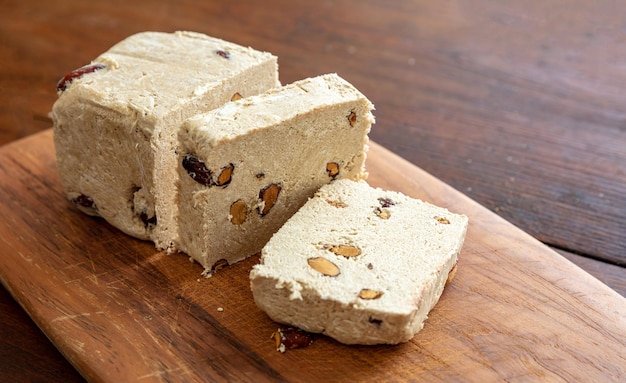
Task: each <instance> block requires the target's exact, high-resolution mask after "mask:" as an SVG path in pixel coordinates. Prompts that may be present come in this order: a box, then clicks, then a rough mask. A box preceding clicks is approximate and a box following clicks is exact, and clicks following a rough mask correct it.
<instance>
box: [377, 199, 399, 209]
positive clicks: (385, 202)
mask: <svg viewBox="0 0 626 383" xmlns="http://www.w3.org/2000/svg"><path fill="white" fill-rule="evenodd" d="M378 202H379V203H380V206H382V207H389V206H393V205H395V204H396V203H395V202H393V201H392V200H391V199H389V198H379V199H378Z"/></svg>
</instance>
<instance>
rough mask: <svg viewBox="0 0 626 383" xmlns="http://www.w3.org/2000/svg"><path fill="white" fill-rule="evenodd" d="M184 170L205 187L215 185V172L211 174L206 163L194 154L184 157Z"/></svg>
mask: <svg viewBox="0 0 626 383" xmlns="http://www.w3.org/2000/svg"><path fill="white" fill-rule="evenodd" d="M183 168H185V170H187V174H189V177H191V178H192V179H193V180H194V181H196V182H198V183H200V184H202V185H204V186H212V185H213V172H211V171H210V170H209V169H208V168H207V167H206V165H205V164H204V162H202V161H200V160H199V159H198V157H196V156H194V155H193V154H187V155H186V156H185V157H183Z"/></svg>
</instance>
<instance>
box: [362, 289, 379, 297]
mask: <svg viewBox="0 0 626 383" xmlns="http://www.w3.org/2000/svg"><path fill="white" fill-rule="evenodd" d="M382 296H383V292H382V291H378V290H371V289H362V290H361V292H360V293H359V298H361V299H378V298H380V297H382Z"/></svg>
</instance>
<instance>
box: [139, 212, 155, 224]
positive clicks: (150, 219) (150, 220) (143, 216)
mask: <svg viewBox="0 0 626 383" xmlns="http://www.w3.org/2000/svg"><path fill="white" fill-rule="evenodd" d="M139 218H140V219H141V222H143V224H144V226H146V227H148V226H150V225H152V226H156V224H157V217H156V215H153V216H152V217H148V214H146V213H141V214H140V215H139Z"/></svg>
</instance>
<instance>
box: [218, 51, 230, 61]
mask: <svg viewBox="0 0 626 383" xmlns="http://www.w3.org/2000/svg"><path fill="white" fill-rule="evenodd" d="M215 53H217V54H218V55H219V56H222V57H223V58H225V59H229V58H230V52H228V51H223V50H221V49H220V50H217V51H215Z"/></svg>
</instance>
